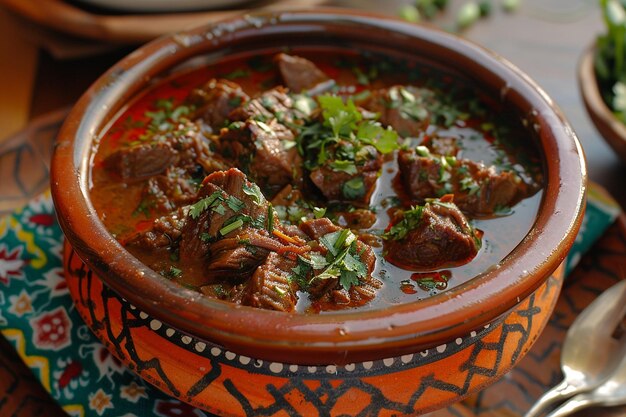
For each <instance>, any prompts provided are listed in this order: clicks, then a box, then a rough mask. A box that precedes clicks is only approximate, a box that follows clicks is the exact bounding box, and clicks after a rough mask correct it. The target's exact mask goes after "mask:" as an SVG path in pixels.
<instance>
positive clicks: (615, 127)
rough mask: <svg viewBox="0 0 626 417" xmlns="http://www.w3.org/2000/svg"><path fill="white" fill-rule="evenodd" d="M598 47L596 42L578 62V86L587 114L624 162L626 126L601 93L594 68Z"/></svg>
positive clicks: (625, 155)
mask: <svg viewBox="0 0 626 417" xmlns="http://www.w3.org/2000/svg"><path fill="white" fill-rule="evenodd" d="M596 45H597V43H596V41H594V42H592V43H591V44H590V45H589V46H588V47H587V48H586V49H585V51H584V52H583V54H582V55H581V57H580V59H579V61H578V86H579V88H580V92H581V95H582V99H583V103H584V104H585V108H586V109H587V113H588V114H589V117H590V118H591V121H592V122H593V124H594V126H595V127H596V129H597V130H598V132H599V133H600V136H602V138H603V139H604V140H605V141H606V142H607V143H608V144H609V146H610V147H611V149H613V151H615V153H616V154H617V155H618V156H619V157H620V159H621V160H622V161H626V124H624V123H623V122H622V121H620V120H619V119H618V118H617V117H616V116H615V114H614V113H613V111H612V110H611V109H610V108H609V106H608V105H607V103H606V102H605V101H604V99H603V98H602V94H601V93H600V86H599V85H598V79H597V78H596V71H595V67H594V59H595V54H596Z"/></svg>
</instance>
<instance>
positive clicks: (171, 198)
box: [143, 166, 205, 212]
mask: <svg viewBox="0 0 626 417" xmlns="http://www.w3.org/2000/svg"><path fill="white" fill-rule="evenodd" d="M204 175H205V172H204V170H203V169H202V167H200V166H197V170H196V173H195V174H191V173H190V172H189V170H186V169H184V168H180V167H176V166H173V167H169V168H168V169H167V170H166V171H165V173H163V174H162V175H157V176H154V177H152V178H150V179H149V180H148V182H147V185H146V188H145V191H144V193H143V194H144V195H143V201H144V204H147V205H148V206H150V207H152V208H154V209H155V210H156V211H157V212H167V211H171V210H174V209H176V208H177V207H182V206H185V205H187V204H191V203H192V202H193V201H194V200H195V199H196V196H197V194H198V180H199V179H200V178H202V177H203V176H204Z"/></svg>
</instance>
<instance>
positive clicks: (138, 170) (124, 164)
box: [103, 142, 178, 180]
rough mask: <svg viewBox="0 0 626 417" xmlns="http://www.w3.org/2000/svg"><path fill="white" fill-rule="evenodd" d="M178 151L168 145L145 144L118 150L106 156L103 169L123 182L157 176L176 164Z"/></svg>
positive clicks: (160, 143)
mask: <svg viewBox="0 0 626 417" xmlns="http://www.w3.org/2000/svg"><path fill="white" fill-rule="evenodd" d="M177 159H178V151H176V150H175V149H173V148H172V146H171V145H170V144H169V143H162V142H159V143H146V144H139V145H135V146H131V147H128V148H122V149H118V150H117V151H115V152H113V153H112V154H111V155H109V156H107V157H106V158H105V159H104V161H103V164H104V167H105V168H106V169H107V170H108V171H109V172H111V173H113V174H114V175H119V176H120V177H121V178H122V179H123V180H141V179H146V178H149V177H151V176H153V175H158V174H161V173H163V172H165V170H166V169H167V168H168V167H169V166H171V165H173V164H175V163H176V161H177Z"/></svg>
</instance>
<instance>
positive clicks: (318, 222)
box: [300, 217, 382, 310]
mask: <svg viewBox="0 0 626 417" xmlns="http://www.w3.org/2000/svg"><path fill="white" fill-rule="evenodd" d="M300 229H301V230H302V231H303V232H304V233H306V235H307V236H309V237H310V238H311V239H313V240H318V241H319V239H320V238H322V237H323V236H326V235H328V234H329V233H334V232H337V231H340V230H342V228H341V227H339V226H337V225H335V224H333V223H332V222H331V221H330V220H329V219H327V218H325V217H323V218H320V219H313V220H307V221H304V222H302V223H301V224H300ZM354 245H355V248H354V249H355V250H354V255H355V256H357V258H358V259H359V260H360V261H361V262H362V263H363V264H364V266H365V268H366V270H367V274H366V276H365V277H364V278H362V279H361V280H360V281H359V284H358V285H351V286H350V288H348V289H346V288H343V287H342V286H341V284H340V282H339V278H326V279H313V280H312V281H311V282H310V284H309V287H308V289H307V291H308V292H309V294H311V296H312V297H313V298H314V299H315V300H316V305H317V308H319V309H322V310H329V309H337V308H345V307H346V306H352V307H354V306H358V305H362V304H365V303H366V302H368V301H369V300H371V299H372V298H373V297H374V296H375V293H376V289H378V288H380V287H381V286H382V283H381V282H380V281H378V280H377V279H375V278H373V277H372V276H371V275H372V272H373V271H374V267H375V265H376V255H374V252H373V251H372V248H371V247H370V246H368V245H366V244H365V243H363V242H361V241H359V240H356V241H355V243H354ZM318 250H321V251H322V252H324V248H323V246H320V247H319V249H318Z"/></svg>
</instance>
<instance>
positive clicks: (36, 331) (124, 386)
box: [0, 194, 209, 417]
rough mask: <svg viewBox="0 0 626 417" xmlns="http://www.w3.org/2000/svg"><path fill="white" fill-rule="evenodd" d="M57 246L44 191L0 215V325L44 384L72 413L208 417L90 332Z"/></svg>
mask: <svg viewBox="0 0 626 417" xmlns="http://www.w3.org/2000/svg"><path fill="white" fill-rule="evenodd" d="M62 246H63V236H62V233H61V229H60V228H59V225H58V223H57V221H56V217H55V213H54V208H53V205H52V199H51V198H50V195H49V194H45V195H42V196H41V197H39V198H37V199H35V200H34V201H32V202H31V203H30V204H28V205H27V206H26V207H24V208H23V209H21V210H19V211H17V212H15V213H13V214H12V215H9V216H6V217H4V218H2V219H0V331H1V332H2V335H3V336H4V337H5V338H6V339H7V340H9V341H10V343H12V344H13V346H14V347H15V349H16V350H17V352H18V354H19V355H20V356H21V358H22V359H23V360H24V362H25V363H26V365H28V366H29V367H30V369H31V370H32V371H33V372H34V373H35V375H36V376H37V377H38V379H39V380H40V381H41V383H42V385H43V386H44V387H45V389H46V390H48V392H50V394H51V395H52V397H53V398H54V399H55V400H56V401H57V402H58V403H59V404H60V405H61V407H62V408H63V409H64V410H65V411H66V412H67V413H68V414H69V415H70V416H75V417H85V416H94V417H95V416H99V417H107V416H115V417H119V416H123V417H132V416H136V417H143V416H159V417H174V416H192V417H208V416H209V414H208V413H205V412H203V411H201V410H198V409H195V408H193V407H191V406H189V405H187V404H185V403H182V402H180V401H178V400H176V399H173V398H171V397H169V396H167V395H165V394H163V393H162V392H161V391H159V390H157V389H156V388H153V387H152V386H150V385H148V384H147V383H145V382H144V381H143V380H142V379H141V378H139V377H138V376H136V375H135V374H133V373H132V372H130V371H129V370H127V369H126V368H125V367H124V366H123V365H122V364H121V363H120V362H119V361H118V360H117V359H116V358H115V357H114V356H113V355H111V354H110V353H109V351H108V350H107V349H106V348H105V347H104V346H103V345H102V344H101V343H100V342H99V341H98V340H97V339H96V337H95V336H94V335H93V334H92V333H91V331H90V330H89V329H88V328H87V326H86V325H85V324H84V323H83V321H82V320H81V318H80V316H79V315H78V313H77V311H76V310H75V309H74V307H73V303H72V299H71V298H70V295H69V292H68V288H67V286H66V284H65V280H64V278H63V269H62V258H61V250H62Z"/></svg>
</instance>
